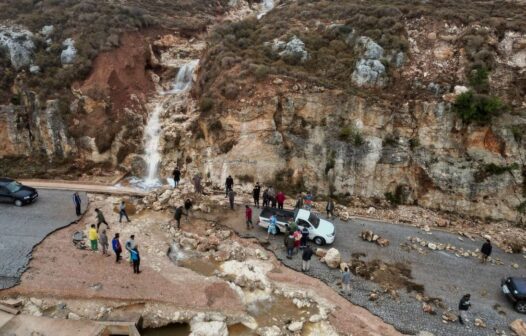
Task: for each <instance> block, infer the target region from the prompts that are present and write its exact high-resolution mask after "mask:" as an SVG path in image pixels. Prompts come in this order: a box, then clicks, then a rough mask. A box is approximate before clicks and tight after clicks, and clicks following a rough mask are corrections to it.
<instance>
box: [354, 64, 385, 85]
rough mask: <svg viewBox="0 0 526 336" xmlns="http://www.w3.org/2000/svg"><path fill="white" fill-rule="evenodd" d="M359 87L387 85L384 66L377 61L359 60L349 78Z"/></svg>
mask: <svg viewBox="0 0 526 336" xmlns="http://www.w3.org/2000/svg"><path fill="white" fill-rule="evenodd" d="M351 80H352V82H353V83H354V84H355V85H357V86H360V87H384V86H385V85H386V84H387V73H386V71H385V66H384V65H383V64H382V62H380V61H379V60H367V59H363V58H362V59H360V60H359V61H358V62H357V63H356V67H355V69H354V72H353V73H352V77H351Z"/></svg>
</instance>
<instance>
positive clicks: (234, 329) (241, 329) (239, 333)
mask: <svg viewBox="0 0 526 336" xmlns="http://www.w3.org/2000/svg"><path fill="white" fill-rule="evenodd" d="M228 335H230V336H257V333H256V332H255V331H254V330H251V329H250V328H247V327H245V326H244V325H243V324H241V323H239V324H234V325H231V326H229V327H228Z"/></svg>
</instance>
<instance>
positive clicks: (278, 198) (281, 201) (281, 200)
mask: <svg viewBox="0 0 526 336" xmlns="http://www.w3.org/2000/svg"><path fill="white" fill-rule="evenodd" d="M276 201H277V202H278V209H282V210H283V204H285V193H284V192H283V191H280V192H278V194H277V195H276Z"/></svg>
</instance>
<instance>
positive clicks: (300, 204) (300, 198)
mask: <svg viewBox="0 0 526 336" xmlns="http://www.w3.org/2000/svg"><path fill="white" fill-rule="evenodd" d="M294 209H303V195H302V194H298V197H297V198H296V205H295V206H294Z"/></svg>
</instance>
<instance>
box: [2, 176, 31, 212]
mask: <svg viewBox="0 0 526 336" xmlns="http://www.w3.org/2000/svg"><path fill="white" fill-rule="evenodd" d="M37 198H38V192H37V191H36V189H34V188H31V187H27V186H25V185H23V184H21V183H19V182H17V181H15V180H12V179H9V178H1V177H0V202H3V203H14V204H15V205H16V206H22V205H24V204H29V203H32V202H34V201H35V200H36V199H37Z"/></svg>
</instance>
